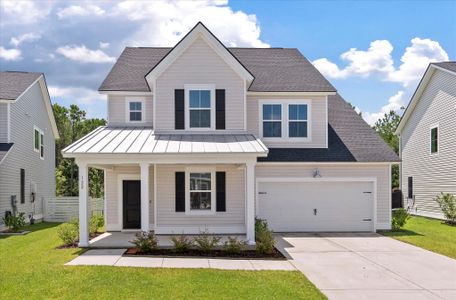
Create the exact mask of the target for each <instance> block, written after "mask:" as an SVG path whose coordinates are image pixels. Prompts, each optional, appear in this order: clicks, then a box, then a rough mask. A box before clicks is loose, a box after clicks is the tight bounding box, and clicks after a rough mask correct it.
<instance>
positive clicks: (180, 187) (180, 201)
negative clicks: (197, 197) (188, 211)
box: [176, 172, 185, 211]
mask: <svg viewBox="0 0 456 300" xmlns="http://www.w3.org/2000/svg"><path fill="white" fill-rule="evenodd" d="M176 211H185V172H176Z"/></svg>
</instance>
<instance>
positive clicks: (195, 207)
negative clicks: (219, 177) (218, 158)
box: [185, 168, 215, 214]
mask: <svg viewBox="0 0 456 300" xmlns="http://www.w3.org/2000/svg"><path fill="white" fill-rule="evenodd" d="M186 173H187V174H186V176H185V178H186V180H187V182H186V189H187V204H186V205H185V207H186V208H187V213H195V214H205V213H215V193H214V190H215V171H214V170H210V169H209V170H207V169H204V170H199V169H192V168H190V169H188V170H187V171H186Z"/></svg>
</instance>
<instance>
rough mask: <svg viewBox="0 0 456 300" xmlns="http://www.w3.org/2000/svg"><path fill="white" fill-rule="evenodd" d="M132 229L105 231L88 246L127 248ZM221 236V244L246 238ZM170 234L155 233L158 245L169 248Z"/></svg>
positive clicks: (133, 235) (132, 234) (131, 236)
mask: <svg viewBox="0 0 456 300" xmlns="http://www.w3.org/2000/svg"><path fill="white" fill-rule="evenodd" d="M136 233H137V232H134V231H113V232H105V233H103V234H101V235H99V236H97V237H95V238H93V239H91V240H90V241H89V248H97V249H118V248H129V247H133V246H134V245H133V244H132V243H130V241H132V240H133V239H134V238H135V234H136ZM195 236H196V235H188V237H189V238H190V239H193V237H195ZM217 236H220V237H222V239H221V240H220V243H221V244H223V243H224V242H225V241H227V239H228V237H230V236H231V237H236V238H238V239H239V240H246V236H245V235H222V234H220V235H217ZM171 237H172V235H157V238H158V246H159V247H162V248H171V247H173V243H172V242H171Z"/></svg>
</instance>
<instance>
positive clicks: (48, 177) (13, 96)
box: [0, 71, 59, 228]
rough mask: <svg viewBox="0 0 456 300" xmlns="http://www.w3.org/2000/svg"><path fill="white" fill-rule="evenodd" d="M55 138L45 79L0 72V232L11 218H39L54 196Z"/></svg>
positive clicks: (20, 73)
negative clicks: (6, 218) (7, 219)
mask: <svg viewBox="0 0 456 300" xmlns="http://www.w3.org/2000/svg"><path fill="white" fill-rule="evenodd" d="M58 137H59V133H58V130H57V126H56V123H55V120H54V114H53V111H52V105H51V100H50V98H49V93H48V90H47V86H46V81H45V78H44V75H43V74H42V73H29V72H9V71H8V72H0V214H1V216H0V228H1V227H4V224H3V222H2V219H3V218H2V217H4V216H5V214H9V213H11V214H15V213H20V212H23V213H24V214H25V217H26V221H29V220H30V219H31V218H33V219H34V220H41V219H43V214H44V203H45V200H46V199H48V198H50V197H54V196H55V139H56V138H58Z"/></svg>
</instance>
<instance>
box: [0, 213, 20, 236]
mask: <svg viewBox="0 0 456 300" xmlns="http://www.w3.org/2000/svg"><path fill="white" fill-rule="evenodd" d="M3 223H5V225H6V226H7V227H8V230H9V231H12V232H18V231H19V230H21V229H22V228H23V227H24V226H25V214H24V213H23V212H21V213H19V214H18V215H17V216H13V215H9V216H7V217H3Z"/></svg>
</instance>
